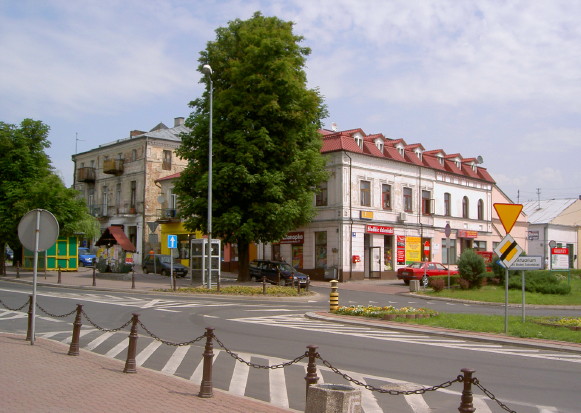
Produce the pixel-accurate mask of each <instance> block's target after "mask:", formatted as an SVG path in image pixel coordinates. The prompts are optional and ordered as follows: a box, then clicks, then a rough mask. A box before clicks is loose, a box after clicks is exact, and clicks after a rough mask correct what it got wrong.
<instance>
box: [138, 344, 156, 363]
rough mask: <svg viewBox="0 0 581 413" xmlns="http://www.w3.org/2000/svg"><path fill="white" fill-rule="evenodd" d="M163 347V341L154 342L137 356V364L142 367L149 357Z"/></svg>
mask: <svg viewBox="0 0 581 413" xmlns="http://www.w3.org/2000/svg"><path fill="white" fill-rule="evenodd" d="M159 346H161V341H155V340H154V341H152V342H151V343H149V345H148V346H147V347H145V348H144V349H143V350H142V351H141V352H140V353H139V354H138V355H137V356H135V364H136V365H137V366H141V365H142V364H143V363H145V362H146V361H147V359H148V358H149V357H151V355H152V354H153V353H154V352H155V350H157V348H158V347H159Z"/></svg>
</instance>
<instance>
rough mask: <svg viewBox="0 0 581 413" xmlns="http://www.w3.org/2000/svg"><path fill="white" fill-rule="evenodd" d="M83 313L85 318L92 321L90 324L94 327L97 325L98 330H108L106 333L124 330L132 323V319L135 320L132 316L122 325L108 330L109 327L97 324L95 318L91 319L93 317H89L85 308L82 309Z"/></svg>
mask: <svg viewBox="0 0 581 413" xmlns="http://www.w3.org/2000/svg"><path fill="white" fill-rule="evenodd" d="M81 314H83V315H84V316H85V318H86V319H87V321H88V322H89V323H90V324H91V325H92V326H93V327H95V328H96V329H97V330H101V331H104V332H106V333H114V332H116V331H119V330H123V329H124V328H125V327H127V326H128V325H129V324H131V321H132V320H133V319H132V318H130V319H129V321H127V322H126V323H125V324H123V325H122V326H121V327H118V328H113V329H111V330H108V329H106V328H102V327H99V326H98V325H97V324H95V323H94V322H93V320H91V319H90V318H89V316H88V315H87V313H85V310H81Z"/></svg>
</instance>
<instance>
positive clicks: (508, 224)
mask: <svg viewBox="0 0 581 413" xmlns="http://www.w3.org/2000/svg"><path fill="white" fill-rule="evenodd" d="M494 209H496V213H497V214H498V218H500V223H501V224H502V226H503V227H504V230H505V231H506V233H507V234H508V233H510V230H511V229H512V227H513V226H514V223H515V222H516V220H517V219H518V216H519V214H520V212H521V211H522V204H494Z"/></svg>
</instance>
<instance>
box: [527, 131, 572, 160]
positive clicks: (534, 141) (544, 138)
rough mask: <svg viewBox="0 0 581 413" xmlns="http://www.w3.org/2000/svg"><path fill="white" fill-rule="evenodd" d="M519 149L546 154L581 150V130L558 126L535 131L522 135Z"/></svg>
mask: <svg viewBox="0 0 581 413" xmlns="http://www.w3.org/2000/svg"><path fill="white" fill-rule="evenodd" d="M518 150H519V151H522V152H537V153H544V154H547V153H568V152H570V151H572V150H581V130H580V129H568V128H556V129H545V130H541V131H535V132H532V133H529V134H527V135H524V136H523V137H522V139H521V140H520V141H519V145H518Z"/></svg>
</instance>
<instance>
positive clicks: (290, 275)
mask: <svg viewBox="0 0 581 413" xmlns="http://www.w3.org/2000/svg"><path fill="white" fill-rule="evenodd" d="M279 274H280V283H281V284H283V285H292V284H293V281H294V282H295V283H296V282H297V280H298V282H299V283H300V285H301V286H306V285H307V282H308V276H307V275H306V274H303V273H301V272H298V271H297V270H296V269H295V268H294V267H293V266H292V265H290V264H288V263H286V262H284V261H269V260H255V261H252V262H251V263H250V278H254V279H255V280H256V281H262V277H266V281H267V282H269V283H271V284H277V283H278V280H279Z"/></svg>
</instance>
